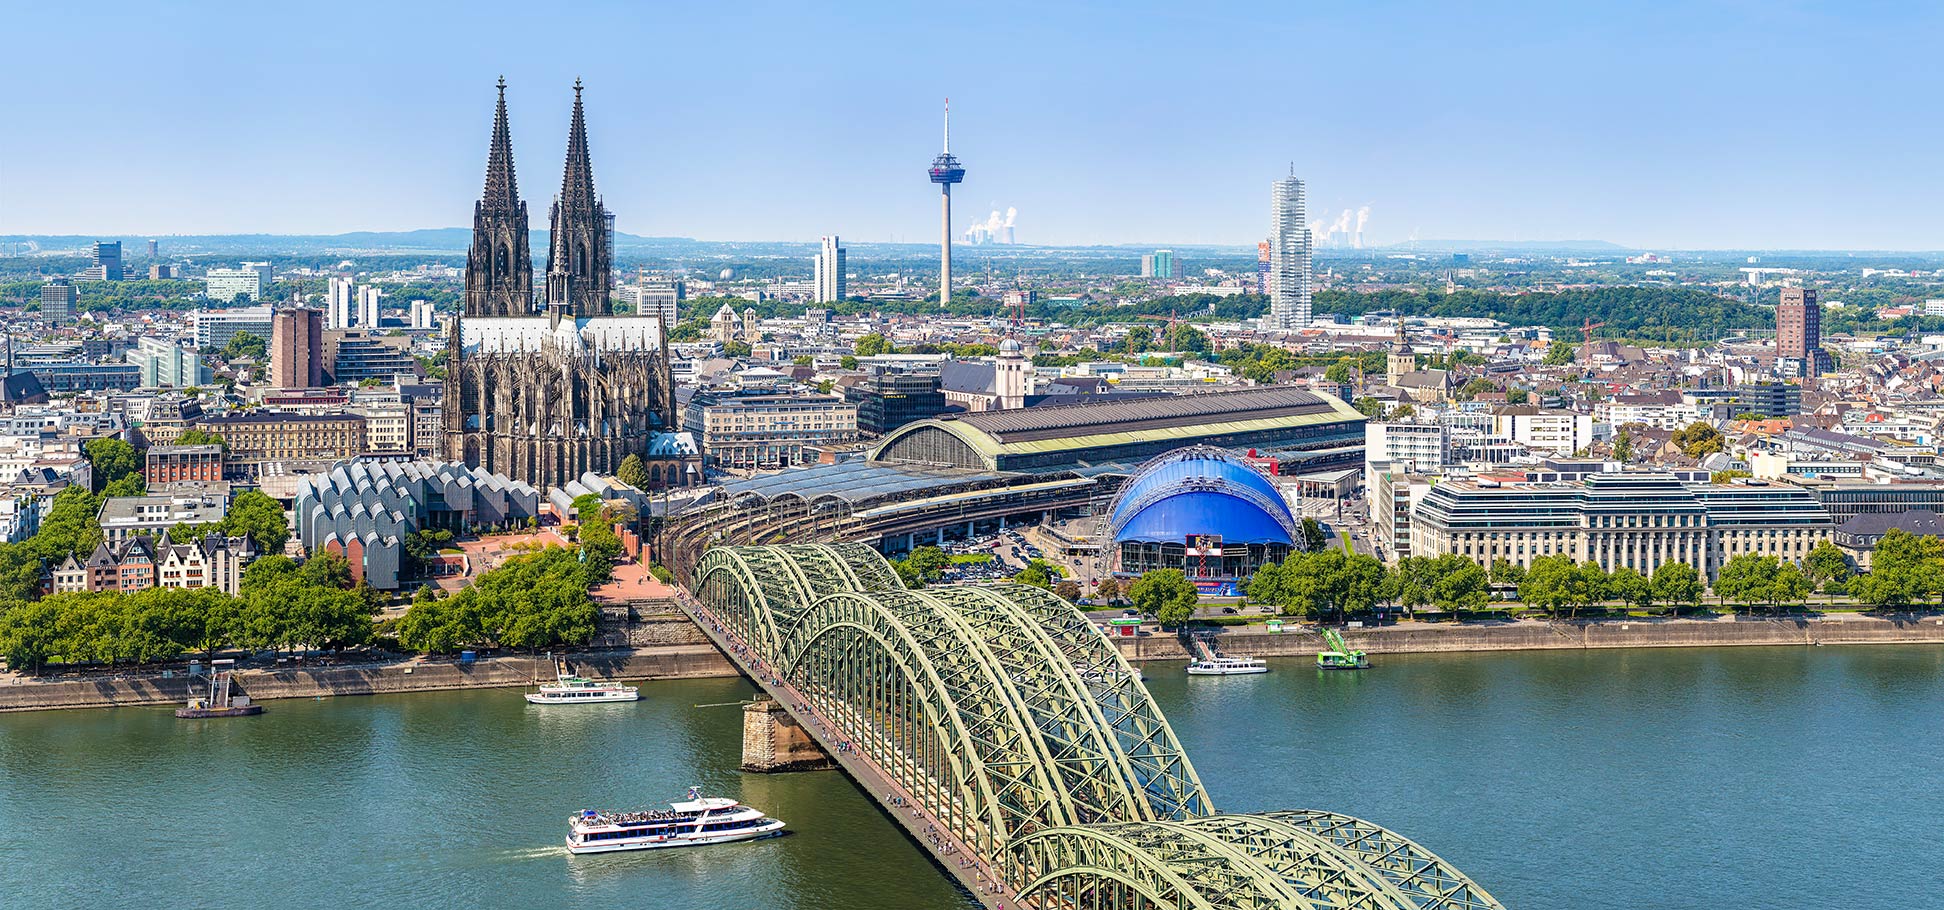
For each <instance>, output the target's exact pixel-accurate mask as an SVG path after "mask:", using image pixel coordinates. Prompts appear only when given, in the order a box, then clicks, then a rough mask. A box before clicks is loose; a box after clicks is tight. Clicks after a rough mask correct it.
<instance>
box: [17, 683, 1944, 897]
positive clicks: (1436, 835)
mask: <svg viewBox="0 0 1944 910" xmlns="http://www.w3.org/2000/svg"><path fill="white" fill-rule="evenodd" d="M1273 665H1274V667H1275V672H1272V673H1270V674H1268V675H1267V676H1257V677H1231V678H1195V679H1189V678H1187V677H1186V676H1184V675H1182V674H1181V673H1180V671H1179V667H1178V665H1162V664H1150V665H1148V671H1149V674H1150V677H1151V678H1150V680H1149V686H1150V687H1151V688H1152V689H1153V691H1154V693H1155V696H1156V698H1157V699H1158V700H1159V701H1160V703H1161V706H1162V708H1163V710H1165V711H1166V713H1167V715H1168V717H1169V718H1170V720H1172V721H1173V723H1174V726H1175V730H1176V731H1177V732H1178V733H1179V734H1180V736H1181V738H1182V740H1183V742H1184V743H1185V744H1186V745H1187V747H1188V750H1189V753H1190V755H1191V756H1192V757H1193V759H1194V761H1195V764H1196V767H1197V770H1198V771H1199V772H1200V774H1201V777H1202V780H1203V781H1204V782H1205V783H1206V784H1207V785H1208V787H1209V789H1210V791H1211V793H1212V794H1213V796H1214V798H1215V802H1216V804H1217V805H1218V806H1219V807H1221V808H1222V809H1224V810H1229V811H1251V810H1268V809H1279V808H1326V809H1331V810H1335V811H1340V812H1346V813H1349V814H1353V815H1359V816H1362V817H1365V818H1369V819H1371V820H1374V821H1377V822H1380V823H1382V824H1384V825H1387V826H1389V827H1391V828H1393V829H1396V830H1398V831H1400V832H1402V833H1404V834H1406V835H1407V836H1410V837H1413V838H1415V839H1417V840H1418V841H1419V842H1421V843H1423V844H1425V845H1426V846H1428V847H1430V848H1431V849H1433V850H1435V851H1437V852H1439V853H1440V854H1442V855H1443V856H1444V857H1445V858H1446V859H1448V860H1451V861H1452V862H1453V863H1454V864H1456V865H1457V866H1458V867H1459V868H1461V869H1463V870H1465V871H1466V872H1467V873H1469V874H1471V875H1472V876H1473V877H1474V878H1476V879H1477V880H1479V881H1480V882H1481V883H1483V884H1484V885H1485V886H1486V887H1487V888H1489V889H1490V890H1492V891H1493V893H1494V894H1496V895H1497V896H1498V897H1499V898H1500V899H1501V900H1502V901H1503V902H1504V903H1505V904H1506V905H1507V906H1508V907H1511V908H1515V910H1528V908H1575V910H1577V908H1626V910H1642V908H1670V910H1673V908H1680V910H1688V908H1716V907H1720V908H1731V907H1732V908H1738V910H1739V908H1778V910H1783V908H1787V910H1793V908H1806V907H1818V906H1841V907H1844V908H1846V910H1867V908H1886V910H1887V908H1893V907H1894V908H1913V907H1939V906H1944V896H1941V895H1944V872H1940V871H1939V869H1940V867H1939V866H1938V862H1939V860H1938V856H1939V853H1940V851H1944V648H1937V647H1925V646H1871V647H1851V648H1841V647H1827V648H1724V649H1679V650H1659V651H1646V650H1642V651H1596V652H1532V653H1500V654H1476V655H1395V656H1390V655H1386V656H1381V657H1380V658H1379V665H1378V666H1377V667H1376V668H1374V669H1372V670H1369V671H1365V672H1362V673H1335V674H1320V673H1318V672H1317V671H1315V670H1314V669H1313V668H1310V667H1307V666H1305V665H1304V664H1303V663H1302V662H1300V661H1295V660H1290V661H1280V662H1274V663H1273ZM643 691H644V695H645V696H646V697H645V698H644V699H643V700H642V701H641V702H639V703H637V704H632V705H583V706H575V707H572V708H551V709H549V708H530V707H528V706H527V705H526V704H525V703H524V702H523V701H522V700H521V699H520V698H519V696H518V693H517V692H515V691H512V690H482V691H471V692H451V693H422V694H411V695H392V696H375V697H368V698H338V699H327V700H320V701H275V702H270V703H269V708H270V710H269V711H268V712H267V713H266V714H264V715H263V716H261V717H256V718H244V719H233V720H228V721H178V720H176V719H175V718H174V717H172V716H171V715H170V713H169V712H168V711H167V710H165V709H146V708H144V709H135V708H125V709H115V710H97V711H61V712H39V713H27V714H11V715H0V906H4V907H8V908H23V910H26V908H33V910H38V908H69V907H80V908H95V910H112V908H144V910H146V908H175V907H184V908H187V907H218V906H261V907H277V908H311V907H315V908H345V907H411V908H500V907H506V908H554V907H563V908H564V907H601V908H610V907H612V908H646V910H660V908H667V910H689V908H725V910H726V908H737V910H740V908H806V910H808V908H818V910H822V908H847V910H848V908H857V910H879V908H882V910H919V908H960V907H970V906H972V904H971V902H970V901H969V900H968V899H966V898H964V897H962V896H961V895H959V894H958V893H957V892H955V891H954V890H953V889H952V887H951V886H949V885H947V884H946V879H945V876H944V875H943V874H942V873H940V872H938V871H936V870H935V869H933V868H932V867H931V866H930V864H929V861H928V860H927V859H926V858H925V857H924V855H923V854H922V853H920V852H919V850H918V849H917V848H916V847H914V846H913V845H912V844H910V843H909V842H908V841H907V840H905V838H904V837H903V836H902V835H901V834H900V833H899V832H898V829H897V828H896V827H895V826H894V825H893V824H892V823H891V822H890V821H888V820H887V819H885V818H884V817H882V816H881V815H880V814H879V813H878V811H877V810H876V809H875V808H874V807H873V806H872V804H871V803H870V802H869V801H867V799H866V798H865V797H864V796H863V794H861V793H860V792H858V791H857V789H856V788H855V787H853V786H852V785H851V784H850V783H849V782H848V781H847V780H846V779H845V778H843V777H842V776H841V775H839V774H838V773H836V772H819V773H810V774H790V775H774V776H771V775H754V774H750V775H745V774H741V773H739V772H737V771H736V770H735V766H736V763H737V760H738V755H739V744H740V729H741V728H740V723H741V712H740V711H739V710H737V708H736V707H734V706H733V705H732V706H720V703H723V702H735V701H737V700H738V699H741V698H744V697H746V696H748V695H749V694H750V693H751V691H752V690H751V689H750V687H749V686H748V685H747V684H746V683H744V682H742V681H741V680H728V679H725V680H686V681H666V682H653V683H646V684H644V690H643ZM698 706H706V707H698ZM691 784H696V785H700V786H702V787H703V788H704V789H705V790H707V791H708V792H711V793H718V794H723V795H730V796H736V797H740V798H742V799H743V800H745V801H747V802H749V803H751V804H753V805H756V806H759V807H761V808H763V809H764V810H766V811H768V812H770V813H771V814H773V815H775V816H777V817H779V818H783V819H785V820H786V821H788V822H789V823H790V826H791V829H792V831H793V833H792V834H791V835H790V836H788V837H784V838H780V839H775V840H769V841H762V842H758V843H754V844H741V845H733V846H725V847H718V848H710V849H693V850H673V851H657V852H650V853H642V854H615V855H607V856H588V857H568V856H566V855H565V854H564V852H563V851H562V850H561V849H560V848H559V844H560V838H561V835H562V833H563V831H564V828H565V820H566V816H567V814H568V813H569V812H571V811H572V810H574V809H578V808H582V807H597V806H598V807H634V806H644V805H652V804H656V803H662V802H666V801H668V800H670V799H675V798H678V797H679V796H680V794H681V792H682V791H683V790H684V789H685V788H686V787H688V786H689V785H691Z"/></svg>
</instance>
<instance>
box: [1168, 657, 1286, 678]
mask: <svg viewBox="0 0 1944 910" xmlns="http://www.w3.org/2000/svg"><path fill="white" fill-rule="evenodd" d="M1267 672H1269V665H1268V664H1267V663H1265V662H1263V661H1260V660H1256V659H1255V658H1253V657H1224V656H1220V655H1218V656H1215V657H1204V658H1202V659H1200V660H1194V661H1189V662H1188V675H1189V676H1241V675H1243V674H1247V673H1267Z"/></svg>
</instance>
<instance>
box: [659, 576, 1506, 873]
mask: <svg viewBox="0 0 1944 910" xmlns="http://www.w3.org/2000/svg"><path fill="white" fill-rule="evenodd" d="M684 580H685V581H686V582H687V583H688V585H689V589H690V590H691V591H693V592H694V596H685V597H684V598H683V601H682V602H683V605H684V609H686V610H688V611H689V612H690V613H691V615H693V616H694V617H695V619H696V622H697V624H698V625H700V626H701V627H702V629H703V631H704V632H706V633H707V634H708V635H709V637H710V638H711V639H712V640H713V641H715V642H716V644H717V646H719V647H721V648H722V649H723V652H724V653H725V654H727V655H728V656H729V657H730V659H732V660H733V661H735V662H736V664H737V665H738V666H739V667H740V668H741V669H742V670H743V672H744V673H745V674H746V675H748V676H749V678H750V679H752V680H754V681H755V682H756V684H757V685H759V686H760V687H762V688H763V689H764V691H766V692H767V693H768V694H769V696H770V698H771V699H773V700H774V705H775V707H774V708H771V707H765V706H762V705H760V704H759V705H757V706H752V707H751V708H750V709H748V710H747V711H746V713H745V714H744V741H745V760H746V761H747V760H749V759H750V757H752V756H754V757H756V758H759V759H761V761H759V762H758V763H759V764H760V763H768V764H772V765H777V766H782V765H787V764H789V763H790V762H793V761H797V760H801V759H804V758H806V757H808V756H810V755H813V754H814V753H815V749H814V748H813V747H812V745H813V744H814V746H815V747H821V749H822V752H823V754H825V755H827V756H828V757H829V758H830V759H831V760H834V761H835V762H836V763H837V764H838V765H839V766H840V767H842V768H843V769H844V771H845V772H846V773H847V774H849V775H850V776H851V777H852V779H854V780H855V781H856V782H857V783H858V785H859V786H860V787H862V788H863V789H864V791H865V792H866V793H868V794H869V795H870V796H871V797H872V798H873V799H874V800H876V801H877V802H878V803H879V804H880V805H881V806H882V807H883V808H884V809H885V811H886V813H887V814H888V815H889V816H890V818H891V819H892V820H894V821H896V822H897V823H898V824H900V825H902V826H904V828H905V829H906V830H907V831H908V832H910V833H911V835H912V837H913V838H914V839H915V840H917V841H918V842H919V843H921V844H922V845H924V846H925V847H926V848H927V849H928V850H929V851H930V853H931V855H932V856H933V858H934V859H935V860H936V861H937V863H938V865H939V867H940V868H941V869H943V870H944V871H945V872H946V873H947V874H949V875H951V876H952V877H954V878H955V879H956V880H957V881H958V882H959V883H960V884H962V885H963V886H964V887H965V889H966V890H967V892H968V893H970V894H972V895H974V896H975V897H976V898H977V899H978V900H979V901H980V902H981V903H983V904H984V905H985V906H987V907H991V908H1012V910H1019V908H1041V910H1053V908H1057V910H1108V908H1112V910H1121V908H1132V910H1149V908H1173V910H1231V908H1234V910H1244V908H1246V910H1322V908H1334V910H1434V908H1436V910H1503V907H1502V905H1500V904H1499V903H1498V901H1496V900H1495V899H1493V898H1492V896H1491V895H1490V894H1487V893H1486V892H1485V890H1484V889H1482V888H1480V887H1478V886H1477V885H1476V884H1474V883H1473V882H1471V880H1469V879H1467V878H1466V877H1465V876H1464V875H1463V874H1461V873H1459V872H1458V871H1457V870H1456V869H1453V868H1452V867H1451V866H1450V865H1449V864H1448V863H1446V862H1445V861H1444V860H1442V859H1440V858H1438V857H1437V856H1436V855H1435V854H1432V853H1431V852H1430V851H1428V850H1426V849H1424V848H1423V847H1421V846H1419V845H1418V844H1416V843H1413V842H1412V841H1410V840H1408V839H1406V838H1404V837H1402V836H1400V835H1398V834H1396V833H1394V832H1391V831H1388V830H1386V829H1384V828H1381V827H1379V826H1377V825H1374V824H1371V823H1369V822H1366V821H1363V820H1361V819H1356V818H1351V817H1349V816H1344V815H1338V814H1335V813H1331V812H1323V811H1316V810H1300V811H1291V812H1270V813H1263V814H1254V815H1232V814H1223V813H1218V812H1217V811H1216V810H1215V807H1214V806H1213V805H1212V804H1211V803H1210V801H1209V798H1208V793H1207V791H1206V790H1205V789H1204V788H1203V786H1202V783H1201V780H1200V779H1199V778H1198V777H1197V776H1196V774H1195V770H1194V767H1193V765H1192V764H1191V763H1190V762H1189V760H1188V756H1187V754H1186V753H1184V752H1183V751H1182V749H1181V746H1180V743H1178V742H1177V741H1176V739H1175V735H1174V731H1173V730H1172V729H1171V728H1170V727H1169V726H1168V722H1167V719H1166V718H1164V717H1162V716H1161V712H1160V711H1159V709H1157V708H1156V707H1155V705H1154V701H1153V699H1152V698H1151V697H1149V695H1148V692H1147V688H1146V687H1145V686H1143V685H1142V684H1141V680H1140V674H1139V673H1137V672H1135V671H1134V670H1133V668H1131V667H1130V666H1129V665H1128V664H1127V662H1126V661H1125V660H1123V659H1122V658H1121V656H1120V653H1119V652H1118V651H1117V650H1115V648H1114V646H1113V644H1112V643H1111V642H1110V641H1108V639H1107V637H1106V635H1104V634H1103V633H1102V632H1101V631H1100V630H1099V629H1098V628H1097V627H1095V626H1094V625H1093V624H1092V623H1091V622H1089V621H1088V620H1087V618H1086V617H1085V616H1084V615H1083V614H1081V613H1080V612H1079V611H1078V610H1077V609H1075V608H1074V607H1073V606H1072V605H1070V604H1068V603H1066V602H1065V601H1063V600H1060V599H1059V598H1057V597H1055V596H1053V595H1052V594H1051V593H1049V592H1047V591H1043V590H1041V589H1039V588H1034V587H1030V586H1025V585H988V586H977V587H945V588H927V589H924V590H907V589H906V588H905V587H904V585H903V584H902V583H901V582H900V581H899V580H898V576H897V573H896V572H894V571H892V569H891V567H890V565H889V564H888V563H886V562H885V561H884V559H883V557H881V556H879V555H878V554H877V553H876V552H875V551H874V550H872V549H871V548H869V547H866V546H863V545H861V544H784V545H776V546H747V547H716V548H714V549H712V550H709V551H708V552H707V553H706V554H704V555H703V557H702V558H701V560H700V561H699V562H698V563H697V564H696V565H695V566H694V568H693V570H692V571H691V572H689V573H687V577H686V578H685V579H684ZM779 712H780V713H779ZM783 715H787V718H789V719H791V720H794V722H795V725H794V727H792V726H791V725H790V724H789V723H788V722H786V721H785V719H784V717H783ZM798 736H803V737H806V738H807V739H808V740H809V741H810V742H800V741H798V740H797V739H796V738H797V737H798ZM752 740H754V744H753V746H752V745H751V743H752Z"/></svg>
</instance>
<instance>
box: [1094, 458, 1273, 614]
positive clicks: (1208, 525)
mask: <svg viewBox="0 0 1944 910" xmlns="http://www.w3.org/2000/svg"><path fill="white" fill-rule="evenodd" d="M1301 527H1302V522H1301V521H1300V520H1299V519H1298V518H1297V517H1296V516H1295V515H1294V514H1293V513H1291V512H1290V510H1289V505H1288V503H1286V502H1284V501H1283V497H1282V494H1281V493H1280V492H1278V491H1277V490H1276V487H1275V485H1274V484H1272V483H1270V482H1269V478H1268V477H1267V476H1265V475H1264V474H1263V473H1262V472H1261V471H1259V470H1257V469H1256V468H1255V466H1253V465H1251V464H1249V463H1248V462H1247V461H1246V460H1244V459H1243V458H1242V456H1240V455H1237V454H1235V453H1234V452H1230V451H1228V450H1226V449H1218V448H1214V447H1210V446H1191V447H1188V448H1183V449H1176V450H1174V451H1172V452H1169V453H1167V454H1165V455H1161V456H1159V457H1157V458H1155V459H1153V460H1151V461H1149V462H1148V463H1146V464H1144V465H1142V466H1141V468H1140V470H1138V471H1136V472H1135V473H1134V476H1132V477H1130V478H1128V480H1127V483H1126V484H1125V485H1123V486H1122V487H1121V491H1120V494H1119V495H1118V496H1116V497H1115V499H1114V504H1113V506H1112V507H1111V508H1110V509H1109V510H1108V520H1107V533H1108V536H1109V537H1111V538H1112V539H1113V541H1114V549H1115V551H1116V555H1117V557H1118V561H1119V572H1120V573H1121V574H1125V575H1139V574H1141V573H1143V572H1148V571H1152V570H1155V569H1181V570H1182V571H1183V572H1185V573H1187V575H1188V577H1189V578H1190V579H1193V580H1194V581H1195V582H1196V583H1197V584H1198V585H1199V586H1201V587H1202V588H1203V589H1204V590H1217V591H1227V592H1231V593H1232V591H1233V588H1234V586H1235V584H1236V583H1237V581H1238V580H1240V579H1246V578H1248V577H1249V576H1250V575H1253V574H1255V570H1256V569H1257V568H1259V567H1261V566H1262V565H1264V564H1266V563H1272V562H1275V563H1280V562H1282V561H1283V560H1285V559H1287V558H1288V557H1289V551H1290V547H1291V545H1292V543H1293V542H1294V541H1295V540H1296V538H1297V537H1298V536H1299V535H1300V533H1301Z"/></svg>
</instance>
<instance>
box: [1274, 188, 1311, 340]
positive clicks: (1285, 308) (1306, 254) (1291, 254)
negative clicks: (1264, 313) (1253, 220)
mask: <svg viewBox="0 0 1944 910" xmlns="http://www.w3.org/2000/svg"><path fill="white" fill-rule="evenodd" d="M1269 198H1270V224H1269V278H1270V289H1269V294H1270V297H1269V328H1272V329H1300V328H1302V327H1304V326H1306V325H1309V322H1310V279H1311V270H1310V232H1309V224H1308V221H1307V219H1308V217H1309V215H1308V209H1307V207H1306V206H1305V203H1304V199H1303V181H1301V180H1298V179H1296V177H1295V175H1294V174H1292V175H1290V176H1288V177H1284V178H1282V179H1281V180H1278V181H1276V182H1275V183H1274V184H1273V185H1272V186H1271V187H1270V194H1269Z"/></svg>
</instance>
